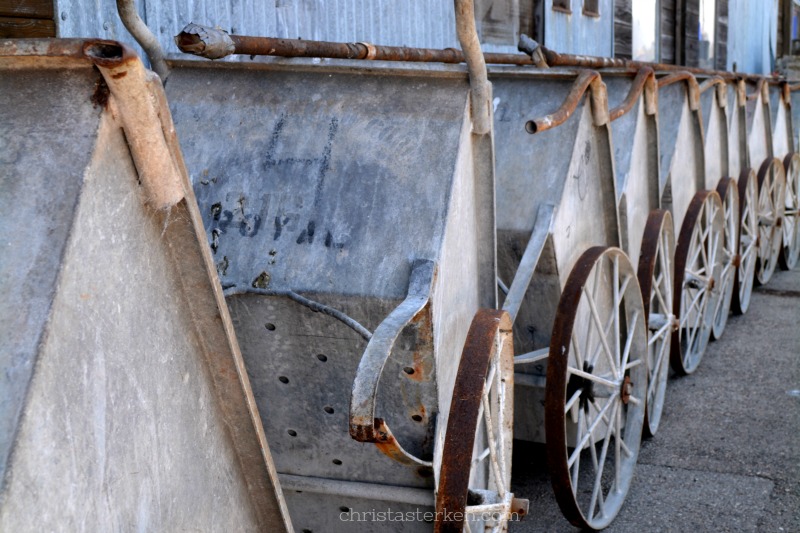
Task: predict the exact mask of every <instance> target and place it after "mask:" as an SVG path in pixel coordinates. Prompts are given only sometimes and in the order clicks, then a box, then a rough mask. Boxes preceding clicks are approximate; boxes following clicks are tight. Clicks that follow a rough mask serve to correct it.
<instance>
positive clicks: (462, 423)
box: [435, 309, 527, 532]
mask: <svg viewBox="0 0 800 533" xmlns="http://www.w3.org/2000/svg"><path fill="white" fill-rule="evenodd" d="M513 344H514V343H513V339H512V333H511V318H510V317H509V315H508V313H506V312H505V311H500V310H489V309H481V310H480V311H478V313H477V314H476V315H475V318H474V319H473V320H472V325H471V326H470V328H469V333H468V334H467V340H466V342H465V344H464V351H463V352H462V354H461V362H460V363H459V366H458V374H457V375H456V381H455V387H454V388H453V401H452V403H451V405H450V416H449V418H448V420H447V433H446V435H445V441H444V450H443V455H442V468H441V472H440V475H439V490H438V495H437V498H436V510H437V515H436V516H437V521H436V528H435V530H436V531H439V532H445V531H447V532H451V531H452V532H455V531H459V532H460V531H473V532H478V531H481V532H484V531H487V532H489V531H498V532H502V531H505V530H506V527H507V525H508V519H509V517H510V515H511V513H522V514H524V513H525V512H527V506H526V505H525V506H524V508H523V509H520V508H517V507H519V506H522V505H523V504H522V503H521V502H520V501H518V500H515V499H514V495H513V494H512V493H511V492H510V490H509V489H510V487H511V440H512V429H513V424H514V413H513V401H514V391H513V387H514V346H513Z"/></svg>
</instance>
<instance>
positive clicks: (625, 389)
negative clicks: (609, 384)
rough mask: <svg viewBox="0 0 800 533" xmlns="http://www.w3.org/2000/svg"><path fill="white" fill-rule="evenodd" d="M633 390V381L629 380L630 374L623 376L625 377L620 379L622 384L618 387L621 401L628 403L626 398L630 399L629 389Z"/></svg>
mask: <svg viewBox="0 0 800 533" xmlns="http://www.w3.org/2000/svg"><path fill="white" fill-rule="evenodd" d="M632 390H633V382H631V377H630V376H625V379H624V380H622V386H621V387H620V391H619V396H620V399H621V400H622V403H624V404H625V405H628V400H630V399H631V391H632Z"/></svg>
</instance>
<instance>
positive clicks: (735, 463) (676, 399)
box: [510, 270, 800, 533]
mask: <svg viewBox="0 0 800 533" xmlns="http://www.w3.org/2000/svg"><path fill="white" fill-rule="evenodd" d="M514 444H515V449H514V472H513V476H512V485H513V487H512V488H513V490H514V493H515V494H517V495H518V496H520V497H524V498H530V500H531V508H530V511H531V513H530V515H529V516H528V517H527V518H526V519H525V520H524V521H522V522H520V523H516V524H513V525H512V527H511V528H510V531H511V532H512V533H523V532H538V531H547V532H561V531H565V532H568V531H576V529H575V528H573V527H572V526H571V525H570V524H569V523H568V522H567V521H566V519H564V518H563V516H562V515H561V513H560V511H559V509H558V505H557V504H556V502H555V498H554V496H553V493H552V489H551V488H550V479H549V476H548V475H547V468H546V462H545V461H546V459H545V450H544V447H543V446H536V445H526V444H525V443H521V442H515V443H514ZM605 531H607V532H609V533H612V532H613V533H621V532H637V533H639V532H658V531H676V532H679V531H680V532H683V531H692V532H697V533H699V532H706V531H714V532H721V531H735V532H748V531H753V532H756V531H757V532H759V533H761V532H769V531H774V532H787V533H788V532H800V270H795V271H792V272H776V273H775V275H774V277H773V278H772V280H770V282H769V284H768V285H767V286H765V287H763V288H756V290H755V291H754V293H753V298H752V301H751V304H750V309H749V311H748V313H747V314H746V315H744V316H740V317H734V316H731V317H730V320H729V321H728V327H727V329H726V330H725V334H724V335H723V337H722V339H720V340H719V341H716V342H713V343H711V344H710V345H709V347H708V351H707V352H706V355H705V356H704V358H703V361H702V362H701V363H700V367H699V368H698V370H697V371H696V372H695V373H694V374H693V375H691V376H687V377H682V378H676V377H670V380H669V385H668V388H667V398H666V403H665V407H664V415H663V418H662V420H661V427H660V429H659V432H658V434H657V435H656V436H655V437H654V438H652V439H650V440H648V441H645V442H644V443H643V444H642V449H641V452H640V455H639V462H638V466H637V470H636V476H635V478H634V481H633V484H632V486H631V490H630V492H629V494H628V498H627V501H626V502H625V505H624V507H623V508H622V511H620V514H619V515H618V516H617V518H616V520H615V521H614V522H613V524H612V525H611V527H609V528H608V529H607V530H605Z"/></svg>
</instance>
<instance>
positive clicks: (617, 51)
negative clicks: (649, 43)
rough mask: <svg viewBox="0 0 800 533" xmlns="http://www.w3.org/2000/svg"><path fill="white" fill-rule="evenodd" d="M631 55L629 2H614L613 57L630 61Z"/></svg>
mask: <svg viewBox="0 0 800 533" xmlns="http://www.w3.org/2000/svg"><path fill="white" fill-rule="evenodd" d="M632 54H633V17H632V15H631V0H615V2H614V56H616V57H619V58H623V59H630V58H631V55H632Z"/></svg>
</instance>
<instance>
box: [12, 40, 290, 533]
mask: <svg viewBox="0 0 800 533" xmlns="http://www.w3.org/2000/svg"><path fill="white" fill-rule="evenodd" d="M98 69H99V70H98ZM0 93H2V94H3V99H2V100H1V101H0V117H1V118H0V122H2V127H0V191H2V194H0V205H2V210H0V220H2V224H3V227H4V228H5V237H4V243H5V247H4V252H3V254H2V256H0V273H1V274H0V290H2V292H3V294H4V298H5V302H6V304H7V305H4V306H3V308H2V310H0V338H2V339H3V343H2V344H3V345H2V347H0V369H2V371H0V476H2V477H3V483H2V493H0V502H2V503H0V530H2V531H43V530H63V529H67V530H95V531H108V530H114V529H117V528H120V527H123V528H134V527H135V528H138V529H157V530H179V529H187V528H190V529H191V528H197V529H208V528H211V529H220V530H222V529H230V528H233V529H236V530H241V531H257V530H260V531H265V530H269V531H285V530H290V529H291V528H290V526H289V525H288V522H287V521H286V516H285V515H286V511H285V505H284V504H283V499H282V496H281V493H280V489H279V488H278V486H277V484H276V483H277V479H276V476H275V473H274V468H273V466H272V462H271V457H270V452H269V448H268V446H267V443H266V441H265V440H264V438H263V431H262V429H261V425H260V421H259V420H258V419H257V418H256V417H255V416H254V409H253V404H252V402H253V396H252V392H251V390H250V386H249V381H248V378H247V376H246V375H245V374H244V368H243V364H242V359H241V354H240V353H239V347H238V345H237V343H236V340H235V338H234V337H233V335H232V331H231V328H230V324H231V322H230V317H229V315H228V311H227V308H226V307H225V304H224V301H223V299H222V294H221V291H220V289H219V282H218V280H217V277H216V274H215V273H214V271H213V264H212V263H211V255H210V253H209V251H208V249H207V246H206V245H205V243H204V240H205V239H204V231H203V226H202V222H201V220H200V215H199V212H198V210H197V205H196V203H195V200H194V196H193V194H192V191H191V187H190V185H189V182H188V178H187V176H186V174H185V171H184V168H183V164H182V159H181V155H180V151H179V149H178V146H177V141H176V139H175V135H174V130H173V129H172V123H171V119H170V116H169V111H168V109H167V108H166V106H165V102H164V95H163V91H162V89H161V84H160V81H159V80H158V78H157V77H155V76H154V75H153V74H152V73H150V72H147V71H145V70H144V68H143V67H142V64H141V62H140V61H139V59H138V58H137V57H136V56H135V55H134V54H133V53H132V52H131V51H130V50H129V49H127V48H125V47H123V46H121V45H119V44H118V43H115V42H113V41H80V40H17V41H13V40H11V41H9V40H5V41H0Z"/></svg>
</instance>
